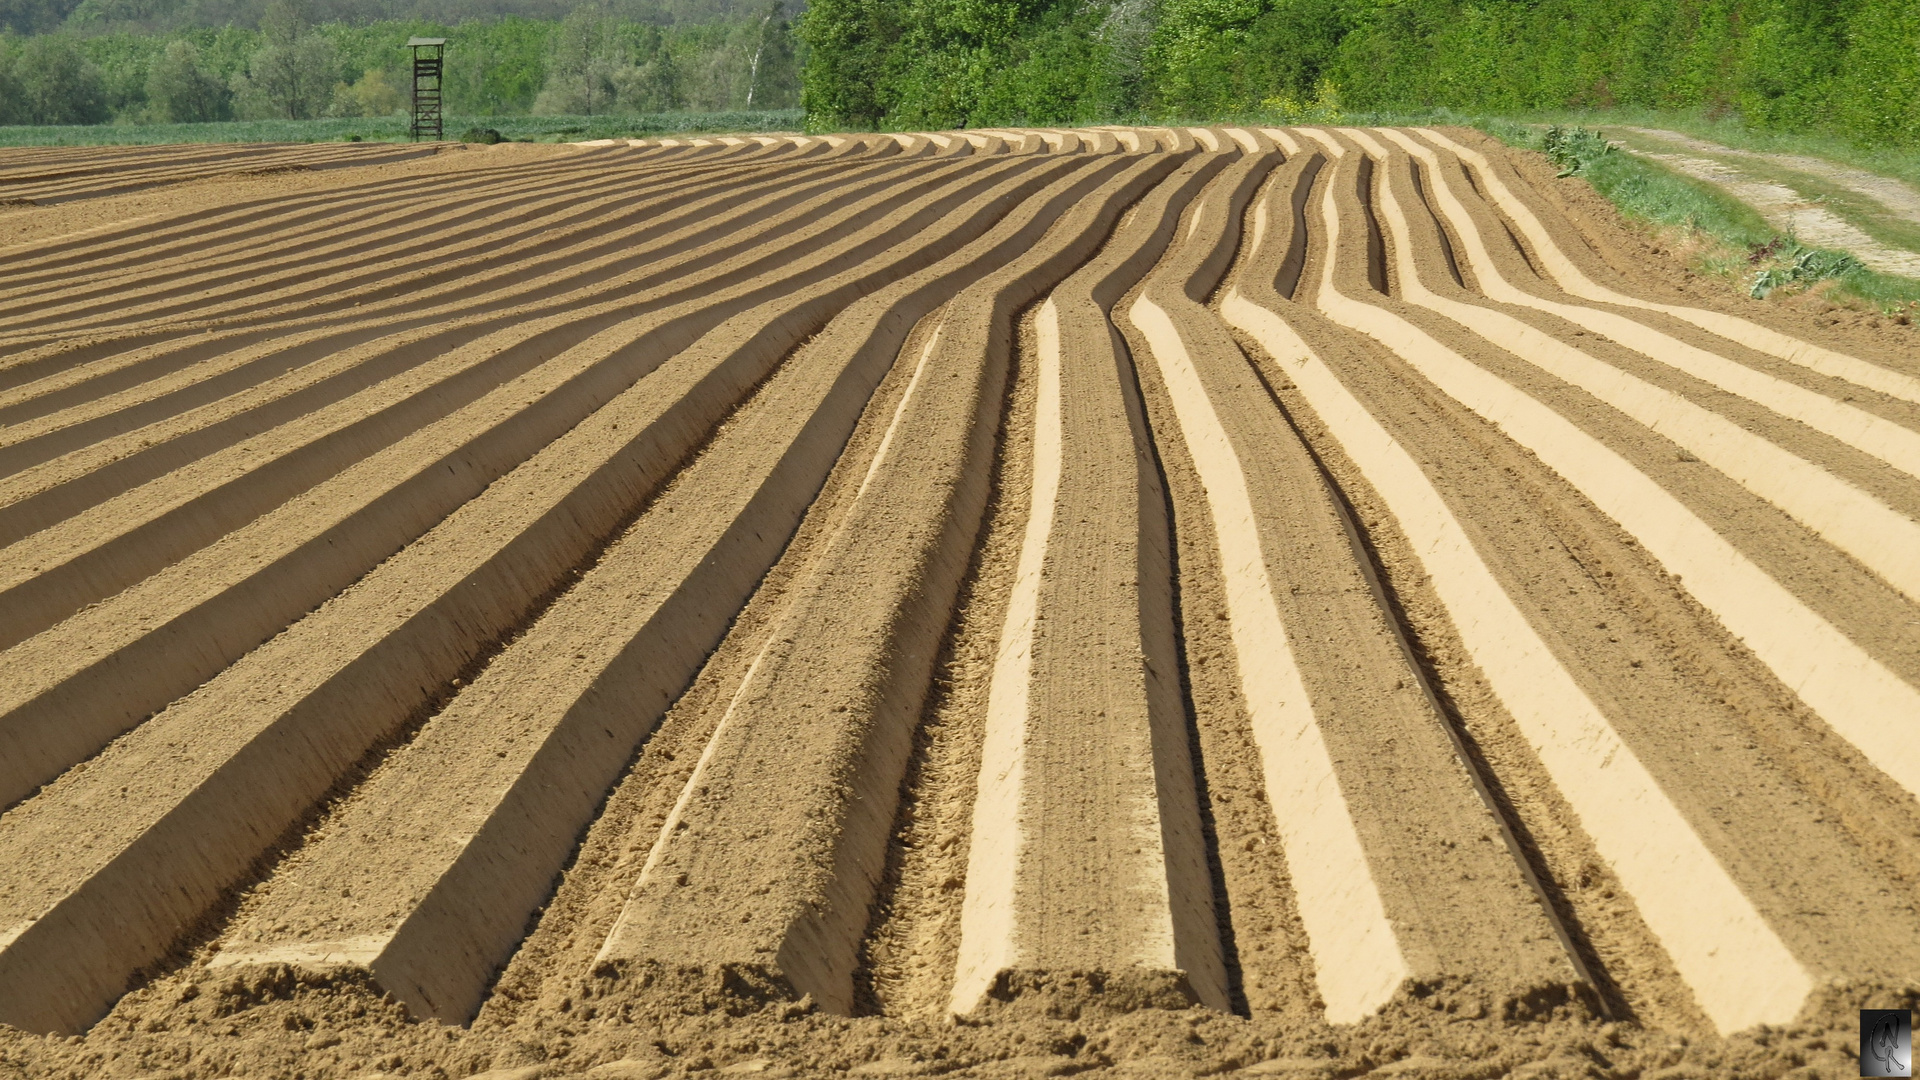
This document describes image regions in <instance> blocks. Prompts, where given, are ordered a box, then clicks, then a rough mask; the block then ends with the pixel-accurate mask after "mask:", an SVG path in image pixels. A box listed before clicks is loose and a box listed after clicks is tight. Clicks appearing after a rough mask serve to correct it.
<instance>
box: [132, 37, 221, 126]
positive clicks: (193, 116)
mask: <svg viewBox="0 0 1920 1080" xmlns="http://www.w3.org/2000/svg"><path fill="white" fill-rule="evenodd" d="M146 90H147V101H148V108H149V109H150V110H151V112H152V114H153V119H155V120H159V121H161V122H171V123H176V124H178V123H202V122H205V121H209V120H226V119H228V118H230V117H231V116H232V115H233V94H232V92H231V91H230V90H228V89H227V84H226V83H225V82H224V81H222V80H221V79H219V78H218V77H216V76H214V75H212V74H211V73H209V72H208V71H207V70H206V67H205V66H204V63H203V61H202V59H201V56H200V48H199V46H197V45H195V44H194V43H193V42H191V41H171V42H168V43H167V50H166V52H165V53H163V54H162V55H161V57H160V59H159V61H158V62H156V63H155V64H154V65H153V67H152V68H151V69H149V71H148V73H147V86H146Z"/></svg>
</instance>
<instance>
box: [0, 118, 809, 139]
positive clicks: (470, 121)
mask: <svg viewBox="0 0 1920 1080" xmlns="http://www.w3.org/2000/svg"><path fill="white" fill-rule="evenodd" d="M802 119H803V117H802V114H801V112H800V110H798V109H771V110H762V111H758V112H745V111H737V112H709V113H639V114H631V115H627V114H621V115H611V116H607V115H602V116H524V115H522V116H461V115H459V114H457V113H455V114H449V115H448V117H447V121H446V133H447V137H448V138H449V139H457V138H459V137H460V135H461V133H462V132H464V131H466V130H467V129H469V128H482V129H485V128H491V129H493V130H495V131H497V132H499V133H500V135H501V136H502V137H503V138H506V139H513V140H527V141H535V142H556V141H577V140H585V139H613V138H655V137H659V136H665V135H690V134H700V133H718V132H761V131H798V130H799V129H800V125H801V122H802ZM355 136H358V137H359V138H360V140H362V141H367V142H379V141H405V140H406V138H407V118H406V117H404V116H383V117H373V118H367V117H336V118H331V119H321V120H228V121H218V122H213V123H203V124H74V125H65V126H44V127H28V126H14V127H0V146H115V145H142V144H154V143H180V142H216V143H217V142H342V141H350V140H352V139H353V138H354V137H355Z"/></svg>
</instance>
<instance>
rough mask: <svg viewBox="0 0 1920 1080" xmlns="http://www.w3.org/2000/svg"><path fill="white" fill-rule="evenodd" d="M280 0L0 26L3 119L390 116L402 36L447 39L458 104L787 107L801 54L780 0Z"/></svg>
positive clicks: (479, 111) (400, 78) (595, 110)
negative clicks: (628, 7) (100, 23)
mask: <svg viewBox="0 0 1920 1080" xmlns="http://www.w3.org/2000/svg"><path fill="white" fill-rule="evenodd" d="M5 2H8V0H0V3H5ZM308 10H311V9H308V8H303V7H300V6H296V5H294V4H292V3H289V2H287V0H275V2H272V3H269V4H267V5H266V6H265V7H264V8H263V9H261V10H260V11H259V12H258V18H257V20H256V21H255V24H254V25H252V26H245V27H243V26H238V25H225V26H220V27H199V26H182V27H179V28H176V29H174V30H170V31H166V32H139V31H131V30H117V31H110V32H88V31H86V30H84V29H76V28H72V27H68V28H63V29H60V30H56V31H53V32H49V33H39V34H28V35H20V34H16V33H13V32H11V31H0V124H97V123H105V122H118V123H146V122H153V123H166V122H175V123H178V122H195V121H209V120H228V119H296V120H298V119H310V118H314V117H323V116H384V115H390V114H393V113H396V112H400V111H402V110H404V109H406V108H407V105H408V101H409V88H410V83H411V74H410V71H411V69H410V66H409V65H410V58H409V54H408V52H407V50H406V49H405V48H404V43H405V42H406V40H407V39H408V38H409V37H413V36H422V37H445V38H448V39H449V45H448V48H447V54H446V76H445V85H444V95H445V103H446V108H447V110H448V111H449V112H450V113H452V114H456V115H468V116H508V115H515V114H524V113H551V114H577V113H586V114H606V113H639V112H669V111H679V110H689V111H701V112H718V111H723V110H729V109H781V108H792V107H794V106H795V105H797V104H798V103H799V97H800V82H799V76H800V67H801V55H800V52H799V49H798V41H797V38H796V37H795V34H794V27H793V20H792V17H791V15H790V14H789V11H788V9H787V8H786V7H785V6H784V4H783V3H781V2H780V0H762V2H761V3H759V4H757V5H754V6H751V7H749V6H745V5H742V6H740V7H739V8H738V9H737V10H735V11H734V12H733V13H732V14H730V15H729V16H728V17H727V18H724V19H719V20H716V21H711V22H704V23H702V22H669V23H664V24H663V23H661V22H658V21H652V20H648V19H635V18H631V17H627V16H625V15H622V14H620V13H619V11H620V9H619V8H617V7H615V6H613V5H595V6H590V7H580V8H577V9H575V10H573V11H572V12H570V13H568V14H566V15H565V16H564V17H563V18H558V19H538V18H529V17H525V16H518V15H507V16H501V17H497V18H488V19H482V20H469V21H464V22H460V23H458V24H455V25H448V24H446V23H436V22H432V21H427V20H421V19H406V20H379V21H373V22H359V23H355V22H348V21H334V22H322V23H314V22H311V21H309V19H308V18H307V11H308Z"/></svg>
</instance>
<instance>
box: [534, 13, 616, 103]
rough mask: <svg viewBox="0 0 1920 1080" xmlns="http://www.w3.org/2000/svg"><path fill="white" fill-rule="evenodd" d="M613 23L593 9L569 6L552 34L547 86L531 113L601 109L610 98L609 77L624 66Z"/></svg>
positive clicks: (609, 101) (611, 99) (603, 14)
mask: <svg viewBox="0 0 1920 1080" xmlns="http://www.w3.org/2000/svg"><path fill="white" fill-rule="evenodd" d="M627 66H628V64H627V56H626V50H625V48H624V43H623V42H622V41H621V40H620V34H619V26H618V24H616V23H615V22H614V20H613V19H611V18H609V17H608V16H607V15H606V14H605V13H603V12H601V11H598V10H596V9H593V8H588V7H579V8H575V9H574V10H573V12H572V13H571V14H569V15H568V16H567V17H566V18H565V19H564V20H562V21H561V23H560V29H559V31H558V32H557V33H555V34H554V35H553V45H552V52H551V53H550V54H549V55H548V58H547V85H546V88H545V89H543V90H541V91H540V99H539V101H538V102H537V103H536V104H535V105H534V111H535V112H543V113H548V114H557V113H583V114H585V115H587V116H592V115H593V113H594V109H595V108H596V107H597V108H598V109H599V110H600V111H601V112H606V111H607V109H608V108H609V107H611V106H612V104H613V102H614V94H615V90H614V75H615V74H616V73H617V72H619V71H620V70H621V69H623V68H625V67H627Z"/></svg>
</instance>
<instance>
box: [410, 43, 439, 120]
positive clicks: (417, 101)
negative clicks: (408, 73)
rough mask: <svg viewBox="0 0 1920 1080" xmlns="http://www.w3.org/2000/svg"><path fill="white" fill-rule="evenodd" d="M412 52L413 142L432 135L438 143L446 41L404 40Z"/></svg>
mask: <svg viewBox="0 0 1920 1080" xmlns="http://www.w3.org/2000/svg"><path fill="white" fill-rule="evenodd" d="M407 48H409V49H412V50H413V141H414V142H419V141H420V139H421V138H422V137H423V136H426V135H429V134H430V135H432V136H433V141H435V142H439V141H440V139H441V137H442V135H443V134H444V133H443V131H442V130H441V119H440V61H441V58H442V57H443V56H444V55H445V54H446V50H447V39H446V38H437V37H432V38H428V37H417V38H408V39H407Z"/></svg>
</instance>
